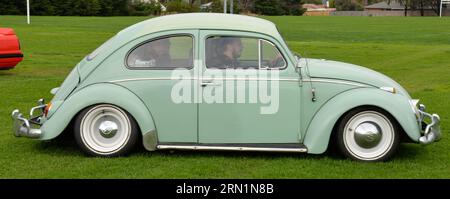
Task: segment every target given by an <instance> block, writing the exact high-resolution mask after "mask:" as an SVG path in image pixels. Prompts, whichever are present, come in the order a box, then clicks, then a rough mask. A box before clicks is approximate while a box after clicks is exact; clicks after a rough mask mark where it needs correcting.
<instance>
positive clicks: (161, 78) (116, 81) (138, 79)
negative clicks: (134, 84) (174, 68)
mask: <svg viewBox="0 0 450 199" xmlns="http://www.w3.org/2000/svg"><path fill="white" fill-rule="evenodd" d="M145 80H201V79H196V78H183V79H172V78H167V77H147V78H132V79H120V80H112V81H109V83H120V82H129V81H145ZM212 80H248V81H290V82H298V81H300V79H289V78H279V79H270V78H213V79H212Z"/></svg>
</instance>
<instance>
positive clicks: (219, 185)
mask: <svg viewBox="0 0 450 199" xmlns="http://www.w3.org/2000/svg"><path fill="white" fill-rule="evenodd" d="M246 184H247V185H248V186H250V185H253V186H256V185H262V184H264V185H266V186H267V185H268V184H270V187H271V188H270V189H265V190H266V191H267V190H269V192H270V193H233V191H236V189H229V190H228V189H225V193H221V192H223V191H224V189H223V187H224V185H225V186H227V187H228V186H229V185H230V186H231V187H233V186H241V187H242V185H244V186H245V185H246ZM188 186H209V187H210V192H209V193H208V194H207V195H205V194H202V193H177V191H178V189H180V187H183V191H186V189H185V188H186V187H188ZM449 186H450V180H448V179H447V180H396V179H393V180H386V179H381V180H380V179H358V180H335V179H329V180H312V179H286V180H280V179H240V180H237V179H212V180H206V179H198V180H192V179H191V180H188V179H153V180H151V179H147V180H98V179H95V180H81V179H79V180H67V179H66V180H0V191H1V192H2V193H7V192H10V193H15V194H20V193H22V194H26V193H33V194H42V193H48V194H49V195H54V194H60V193H64V194H75V195H78V194H80V195H86V194H88V193H94V194H101V195H103V196H105V194H106V195H111V196H117V195H118V194H119V195H120V194H123V195H130V194H131V195H134V194H141V193H142V194H146V195H147V197H144V198H153V197H154V196H156V195H159V196H162V197H160V198H302V197H304V196H306V195H311V196H314V198H315V197H318V196H319V197H320V196H328V195H329V194H332V195H333V198H334V197H335V196H337V195H343V196H357V197H358V198H361V197H362V198H365V197H369V196H371V197H373V196H380V197H381V198H384V197H388V196H392V195H391V194H393V193H400V194H402V196H403V197H402V198H405V196H426V197H430V196H432V195H436V194H449V193H450V189H449V188H448V187H449ZM213 189H215V190H214V191H212V190H213ZM257 190H263V189H259V188H258V189H257ZM254 191H255V189H253V192H254ZM247 192H250V191H249V189H247Z"/></svg>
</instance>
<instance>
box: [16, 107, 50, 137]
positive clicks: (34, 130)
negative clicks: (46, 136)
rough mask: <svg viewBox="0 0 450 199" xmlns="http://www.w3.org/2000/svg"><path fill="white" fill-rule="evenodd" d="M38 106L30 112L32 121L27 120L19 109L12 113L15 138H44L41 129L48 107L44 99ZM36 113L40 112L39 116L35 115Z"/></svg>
mask: <svg viewBox="0 0 450 199" xmlns="http://www.w3.org/2000/svg"><path fill="white" fill-rule="evenodd" d="M38 104H39V105H38V106H35V107H33V108H32V109H31V110H30V119H27V118H25V117H24V116H23V114H22V113H20V111H19V110H18V109H16V110H14V111H13V112H12V114H11V116H12V119H13V132H14V136H16V137H28V138H40V137H41V136H42V131H41V129H40V127H41V125H42V123H41V122H42V117H43V113H44V110H45V108H46V105H45V104H44V100H43V99H41V100H39V101H38ZM36 111H40V113H39V114H38V115H37V116H36V115H35V112H36Z"/></svg>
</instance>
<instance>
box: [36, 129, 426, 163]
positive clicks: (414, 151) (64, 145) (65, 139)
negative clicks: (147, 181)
mask: <svg viewBox="0 0 450 199" xmlns="http://www.w3.org/2000/svg"><path fill="white" fill-rule="evenodd" d="M34 146H35V149H36V150H37V151H40V152H41V153H47V154H51V155H57V156H78V157H79V156H85V157H89V156H87V155H85V154H84V153H83V152H82V151H81V149H80V148H79V147H78V145H77V144H76V142H75V140H74V137H73V135H72V134H71V133H64V134H62V135H61V136H58V137H57V138H56V139H53V140H49V141H43V142H39V143H36V144H35V145H34ZM421 151H423V149H422V147H421V146H418V145H417V144H411V143H402V144H400V147H399V149H398V151H397V154H395V155H394V157H393V159H394V160H396V161H403V160H412V159H416V158H417V157H416V156H418V155H420V153H421ZM137 156H138V157H148V158H151V157H152V156H159V157H170V156H172V157H177V156H179V157H183V158H198V157H202V158H205V157H206V158H208V157H211V158H217V157H220V158H251V159H285V158H297V159H303V160H323V159H327V160H333V161H342V160H348V161H350V160H349V159H347V158H345V157H344V156H343V155H341V154H340V153H339V152H338V151H337V150H336V149H335V148H332V147H330V148H329V149H328V150H327V151H326V152H325V153H323V154H307V153H294V152H252V151H194V150H157V151H147V150H145V149H144V147H143V146H141V145H139V146H138V147H136V149H135V150H134V151H132V152H131V153H130V154H129V155H128V157H137Z"/></svg>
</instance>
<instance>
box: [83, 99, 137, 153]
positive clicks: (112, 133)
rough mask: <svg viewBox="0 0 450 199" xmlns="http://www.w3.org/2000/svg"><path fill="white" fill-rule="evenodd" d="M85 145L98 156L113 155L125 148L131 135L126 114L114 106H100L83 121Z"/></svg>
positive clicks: (91, 111) (87, 114) (88, 113)
mask: <svg viewBox="0 0 450 199" xmlns="http://www.w3.org/2000/svg"><path fill="white" fill-rule="evenodd" d="M80 126H81V138H82V141H83V142H84V144H85V145H86V146H87V147H88V148H89V149H91V150H92V151H95V153H98V154H105V155H106V154H111V153H114V152H116V151H118V150H120V149H121V148H123V147H124V146H125V145H126V143H127V142H128V140H129V139H130V135H131V128H130V126H131V124H130V120H129V119H128V117H127V115H126V113H125V112H124V111H122V110H121V109H119V108H117V107H115V106H112V105H98V106H96V107H94V108H92V109H91V110H89V112H87V113H86V115H85V116H84V118H83V120H82V121H81V125H80Z"/></svg>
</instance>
